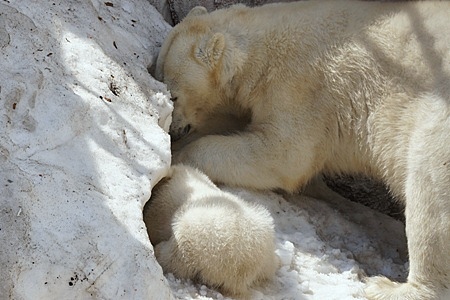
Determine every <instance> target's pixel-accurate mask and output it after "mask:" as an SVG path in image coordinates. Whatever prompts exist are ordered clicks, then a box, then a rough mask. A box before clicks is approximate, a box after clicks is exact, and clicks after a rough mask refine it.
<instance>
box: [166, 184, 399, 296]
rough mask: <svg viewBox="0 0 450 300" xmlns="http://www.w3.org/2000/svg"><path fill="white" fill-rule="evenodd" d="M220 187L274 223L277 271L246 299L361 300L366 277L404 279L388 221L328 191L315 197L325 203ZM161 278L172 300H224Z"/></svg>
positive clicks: (394, 227)
mask: <svg viewBox="0 0 450 300" xmlns="http://www.w3.org/2000/svg"><path fill="white" fill-rule="evenodd" d="M222 188H223V189H225V190H227V191H229V192H231V193H234V194H235V195H238V196H240V197H241V198H243V199H244V200H246V201H249V202H257V203H260V204H262V205H264V206H265V207H266V208H267V209H268V210H269V211H270V212H271V214H272V216H273V218H274V220H275V228H276V240H277V254H278V255H279V257H280V260H281V267H280V269H279V270H278V272H277V273H276V278H274V279H273V280H272V281H271V282H268V283H266V285H265V286H264V285H263V286H260V287H255V288H254V290H253V291H252V292H253V294H252V299H255V300H256V299H273V300H281V299H286V300H287V299H295V300H302V299H327V300H333V299H336V300H338V299H339V300H341V299H364V296H363V293H362V288H363V287H364V284H363V278H364V277H365V276H366V275H380V274H381V275H385V276H388V277H390V278H392V279H397V280H402V279H403V280H404V279H405V274H406V268H407V265H406V254H405V247H406V244H404V243H405V238H404V233H403V230H404V229H403V225H402V224H401V223H400V222H398V221H395V220H393V219H392V218H390V217H387V216H385V215H383V214H380V213H378V212H375V211H373V210H371V209H369V208H367V207H365V206H362V205H360V204H357V203H353V202H351V201H349V200H347V199H345V198H343V197H341V196H339V195H337V194H334V193H332V192H328V194H324V193H323V192H321V193H319V194H318V195H317V196H321V197H327V198H330V200H321V199H317V198H312V197H307V196H304V195H288V194H277V193H274V192H254V191H246V190H244V189H236V188H228V187H222ZM320 188H321V189H324V188H323V187H320ZM373 220H376V223H377V225H378V226H377V227H374V226H373V224H372V221H373ZM167 278H168V280H169V284H170V286H171V289H172V291H173V292H174V295H175V296H176V297H177V298H178V299H230V298H227V297H224V296H223V295H222V294H220V293H218V292H216V291H214V290H211V289H208V288H206V287H204V286H202V285H201V284H196V283H192V282H190V281H186V280H180V279H177V278H175V277H173V275H171V274H169V275H168V276H167Z"/></svg>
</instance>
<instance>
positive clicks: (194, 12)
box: [186, 6, 208, 18]
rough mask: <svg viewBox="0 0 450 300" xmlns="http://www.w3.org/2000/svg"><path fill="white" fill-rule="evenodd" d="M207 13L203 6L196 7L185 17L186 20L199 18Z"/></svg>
mask: <svg viewBox="0 0 450 300" xmlns="http://www.w3.org/2000/svg"><path fill="white" fill-rule="evenodd" d="M207 13H208V11H207V10H206V8H204V7H203V6H196V7H194V8H193V9H191V11H190V12H189V13H188V14H187V15H186V18H189V17H193V16H201V15H205V14H207Z"/></svg>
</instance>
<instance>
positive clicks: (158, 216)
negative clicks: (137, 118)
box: [144, 165, 279, 297]
mask: <svg viewBox="0 0 450 300" xmlns="http://www.w3.org/2000/svg"><path fill="white" fill-rule="evenodd" d="M144 221H145V223H146V225H147V231H148V234H149V237H150V240H151V242H152V244H153V245H155V255H156V259H157V260H158V262H159V263H160V265H161V266H162V268H163V270H164V271H165V272H166V273H173V274H174V275H175V276H177V277H180V278H190V279H193V280H199V281H200V282H203V283H205V284H208V285H209V286H211V287H214V288H219V289H220V290H222V291H223V292H224V293H227V294H230V295H234V296H239V297H248V296H249V295H250V293H249V288H250V287H251V286H253V285H255V284H258V283H260V282H262V281H265V280H267V279H270V278H272V277H273V276H274V274H275V271H276V269H277V268H278V265H279V259H278V256H276V254H275V240H274V239H275V233H274V225H273V218H272V217H271V215H270V213H269V212H268V211H267V210H266V209H265V208H263V207H262V206H257V205H251V204H249V203H246V202H245V201H243V200H242V199H240V198H238V197H236V196H234V195H232V194H230V193H226V192H224V191H221V190H220V189H219V188H218V187H216V186H215V185H214V184H213V183H212V182H211V181H210V180H209V179H208V177H207V176H206V175H204V174H202V173H201V172H199V171H198V170H195V169H193V168H191V167H187V166H182V165H177V166H173V167H172V168H171V169H170V173H169V175H168V177H167V178H165V179H163V181H162V182H161V183H159V184H158V185H157V186H156V187H155V188H154V189H153V194H152V197H151V199H150V201H149V202H148V204H146V206H145V208H144Z"/></svg>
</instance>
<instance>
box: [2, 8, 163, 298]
mask: <svg viewBox="0 0 450 300" xmlns="http://www.w3.org/2000/svg"><path fill="white" fill-rule="evenodd" d="M169 29H170V28H169V27H168V25H167V24H166V23H165V22H164V21H163V20H162V18H161V16H160V14H159V13H158V12H157V11H156V10H155V9H154V8H153V7H152V6H151V5H150V4H149V3H148V2H147V1H146V0H133V1H131V0H129V1H113V2H104V1H96V0H91V1H75V0H66V1H55V2H53V1H4V2H2V4H0V57H1V59H0V65H1V69H2V72H0V105H1V106H2V108H1V111H0V128H1V129H0V130H1V133H0V161H1V164H0V174H1V175H0V195H1V206H0V243H1V248H0V265H1V266H2V271H1V272H0V295H1V296H0V298H2V299H5V298H12V299H91V298H92V299H120V298H122V299H155V298H153V297H155V296H157V297H158V298H159V299H170V298H171V297H172V296H171V292H170V289H169V287H168V284H167V281H166V280H165V279H164V277H163V275H162V270H161V268H160V267H159V265H158V264H157V263H156V261H155V259H154V256H153V249H152V247H151V245H150V243H149V240H148V237H147V234H146V228H145V225H144V223H143V221H142V208H143V205H144V204H145V201H147V200H148V198H149V197H150V191H151V187H152V186H153V185H154V184H156V182H157V181H158V180H159V179H160V178H161V177H163V176H164V174H165V172H166V170H167V168H168V166H169V164H170V149H169V144H170V141H169V137H168V135H167V133H166V131H167V130H168V126H169V124H170V114H171V110H172V107H171V105H170V104H169V101H168V96H167V91H166V90H165V87H164V85H162V84H161V83H158V82H157V81H155V80H154V79H153V78H152V77H151V76H150V75H149V74H148V72H147V66H148V65H149V64H150V63H151V62H152V61H153V60H154V59H155V54H156V53H157V49H158V47H160V45H161V42H162V39H163V38H164V37H165V35H166V33H167V32H168V30H169Z"/></svg>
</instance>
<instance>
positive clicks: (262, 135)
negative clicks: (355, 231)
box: [156, 1, 450, 300]
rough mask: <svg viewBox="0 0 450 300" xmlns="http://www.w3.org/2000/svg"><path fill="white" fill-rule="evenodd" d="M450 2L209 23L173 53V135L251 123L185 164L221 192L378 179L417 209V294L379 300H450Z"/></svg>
mask: <svg viewBox="0 0 450 300" xmlns="http://www.w3.org/2000/svg"><path fill="white" fill-rule="evenodd" d="M449 20H450V3H449V2H446V1H442V2H434V1H420V2H395V3H375V2H356V1H348V2H346V1H329V2H322V1H300V2H295V3H284V4H272V5H266V6H262V7H257V8H247V7H245V6H242V5H240V6H234V7H231V8H229V9H224V10H218V11H214V12H212V13H207V12H206V10H205V9H202V8H195V9H194V10H193V11H192V13H191V14H190V15H188V16H187V17H186V19H185V20H183V21H182V22H181V23H180V24H178V25H177V26H176V27H175V28H174V29H173V30H172V31H171V33H170V34H169V36H168V37H167V39H166V41H165V42H164V44H163V46H162V48H161V52H160V54H159V57H158V61H157V65H156V77H157V78H159V79H160V80H163V81H164V82H165V83H166V84H167V86H168V88H169V89H170V90H171V93H172V96H173V99H174V100H176V101H175V103H174V112H173V123H172V125H171V128H170V133H171V135H172V137H173V138H174V139H175V140H176V139H180V141H182V140H184V138H185V135H187V137H186V138H189V136H191V135H192V134H198V132H207V131H208V126H209V122H210V120H211V116H212V115H214V114H220V113H221V112H222V111H224V112H230V111H232V112H233V114H234V115H235V116H237V117H239V116H241V115H244V116H245V115H250V122H249V124H248V125H246V126H244V128H243V129H242V130H241V131H240V132H237V133H231V134H227V135H221V134H206V135H204V136H201V137H200V138H198V139H196V140H194V141H192V142H190V143H188V144H187V145H186V146H185V147H183V148H182V149H181V150H180V151H178V152H177V153H176V154H175V155H174V161H175V162H183V163H185V164H189V165H192V166H194V167H197V168H199V169H200V170H202V171H204V172H205V173H206V174H207V175H208V176H209V177H210V178H211V179H212V180H213V181H215V182H221V183H225V184H229V185H238V186H243V187H249V188H256V189H275V188H281V189H285V190H287V191H296V190H298V189H299V188H302V187H303V186H305V184H306V183H308V181H309V180H310V179H311V178H313V177H314V176H316V175H318V174H321V173H328V174H336V173H338V174H339V173H365V174H367V175H370V176H373V177H376V178H380V179H382V180H384V181H385V182H386V184H387V185H388V186H389V187H390V189H391V191H392V193H393V194H395V195H396V196H397V197H398V198H399V199H401V201H403V203H404V204H405V216H406V233H407V238H408V250H409V257H410V264H409V266H410V270H409V276H408V281H407V282H406V283H401V284H399V283H393V282H391V281H390V280H388V279H386V278H382V277H377V278H372V279H370V280H369V281H368V285H367V288H366V294H367V297H368V298H369V299H390V300H392V299H445V298H446V297H448V298H447V299H450V293H449V287H450V251H449V246H450V191H449V187H450V146H449V145H450V22H449Z"/></svg>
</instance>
